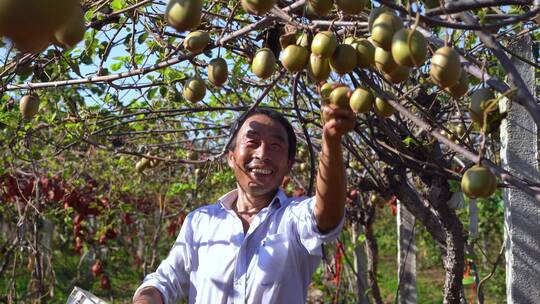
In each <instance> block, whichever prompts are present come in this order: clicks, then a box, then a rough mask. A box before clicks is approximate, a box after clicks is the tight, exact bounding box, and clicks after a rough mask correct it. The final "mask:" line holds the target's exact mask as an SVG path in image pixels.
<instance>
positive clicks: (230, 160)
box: [227, 150, 236, 169]
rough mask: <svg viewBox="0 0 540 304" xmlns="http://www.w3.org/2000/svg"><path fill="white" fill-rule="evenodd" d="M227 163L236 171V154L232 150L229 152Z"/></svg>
mask: <svg viewBox="0 0 540 304" xmlns="http://www.w3.org/2000/svg"><path fill="white" fill-rule="evenodd" d="M227 163H228V164H229V167H230V168H231V169H234V165H235V164H236V162H235V161H234V152H233V151H231V150H228V151H227Z"/></svg>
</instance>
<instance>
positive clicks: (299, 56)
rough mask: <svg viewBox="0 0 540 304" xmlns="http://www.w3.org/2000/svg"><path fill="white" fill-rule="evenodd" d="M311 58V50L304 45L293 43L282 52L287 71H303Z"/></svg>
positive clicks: (282, 62)
mask: <svg viewBox="0 0 540 304" xmlns="http://www.w3.org/2000/svg"><path fill="white" fill-rule="evenodd" d="M308 60H309V51H308V50H307V49H306V48H305V47H302V46H299V45H295V44H291V45H289V46H287V47H286V48H285V50H283V52H282V54H281V64H283V66H284V67H285V68H286V69H287V71H289V72H291V73H294V72H298V71H301V70H302V69H303V68H304V67H305V66H306V64H307V62H308Z"/></svg>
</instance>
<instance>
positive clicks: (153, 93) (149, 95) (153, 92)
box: [146, 88, 158, 99]
mask: <svg viewBox="0 0 540 304" xmlns="http://www.w3.org/2000/svg"><path fill="white" fill-rule="evenodd" d="M157 89H158V88H152V89H150V90H148V93H146V98H148V99H152V98H154V96H156V92H157Z"/></svg>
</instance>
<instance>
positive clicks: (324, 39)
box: [311, 31, 337, 58]
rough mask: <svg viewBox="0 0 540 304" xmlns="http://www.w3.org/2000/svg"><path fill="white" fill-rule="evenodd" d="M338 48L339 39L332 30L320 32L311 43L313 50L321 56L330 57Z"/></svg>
mask: <svg viewBox="0 0 540 304" xmlns="http://www.w3.org/2000/svg"><path fill="white" fill-rule="evenodd" d="M336 48H337V39H336V36H335V35H334V33H332V32H330V31H324V32H319V33H317V35H315V37H314V38H313V42H312V43H311V52H312V53H313V54H315V55H317V56H319V57H321V58H330V57H332V55H333V54H334V52H335V51H336Z"/></svg>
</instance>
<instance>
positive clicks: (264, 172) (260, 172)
mask: <svg viewBox="0 0 540 304" xmlns="http://www.w3.org/2000/svg"><path fill="white" fill-rule="evenodd" d="M249 172H253V173H255V174H257V175H270V174H272V173H274V171H272V170H270V169H264V168H251V169H249Z"/></svg>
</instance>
